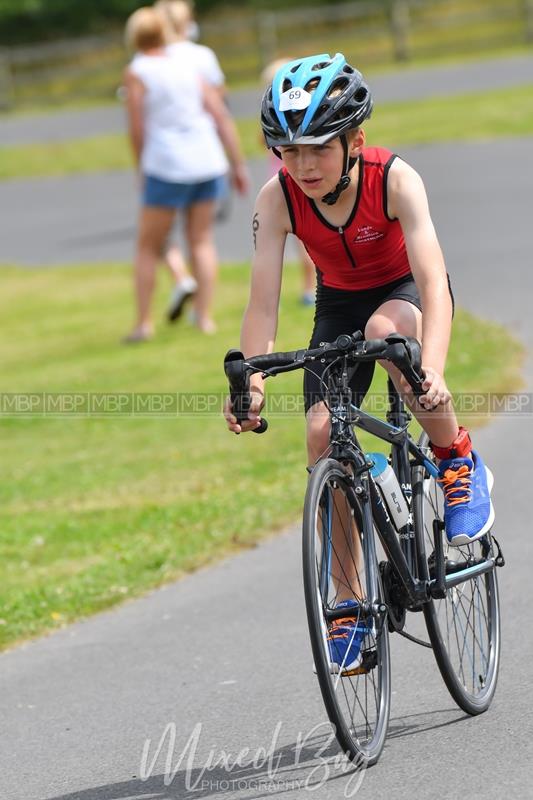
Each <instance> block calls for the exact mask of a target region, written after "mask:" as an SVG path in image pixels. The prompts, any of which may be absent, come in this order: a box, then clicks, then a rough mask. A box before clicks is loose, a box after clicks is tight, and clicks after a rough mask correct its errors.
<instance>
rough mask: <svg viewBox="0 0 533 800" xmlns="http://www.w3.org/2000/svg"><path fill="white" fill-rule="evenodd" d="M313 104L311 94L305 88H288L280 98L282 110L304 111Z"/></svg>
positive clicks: (280, 108)
mask: <svg viewBox="0 0 533 800" xmlns="http://www.w3.org/2000/svg"><path fill="white" fill-rule="evenodd" d="M310 105H311V95H310V94H309V92H306V91H305V89H287V91H286V92H283V94H282V95H280V98H279V110H280V111H303V110H304V108H307V107H308V106H310Z"/></svg>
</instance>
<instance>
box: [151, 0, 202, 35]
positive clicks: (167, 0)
mask: <svg viewBox="0 0 533 800" xmlns="http://www.w3.org/2000/svg"><path fill="white" fill-rule="evenodd" d="M154 8H155V9H156V10H157V11H158V12H159V13H160V14H161V18H162V20H163V26H164V29H165V36H166V39H167V41H172V40H173V39H175V38H176V36H177V37H179V38H183V39H185V38H186V37H187V32H188V29H189V25H190V23H191V21H192V17H193V13H192V9H193V4H192V3H189V2H187V0H157V2H156V3H155V5H154Z"/></svg>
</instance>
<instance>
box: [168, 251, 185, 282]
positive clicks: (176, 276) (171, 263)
mask: <svg viewBox="0 0 533 800" xmlns="http://www.w3.org/2000/svg"><path fill="white" fill-rule="evenodd" d="M165 264H166V265H167V267H168V269H169V271H170V274H171V276H172V279H173V281H174V283H176V284H178V283H181V282H182V280H183V279H184V278H186V277H187V276H188V272H187V267H186V266H185V260H184V258H183V254H182V252H181V250H180V248H179V247H178V245H177V244H171V245H170V246H169V247H168V249H167V250H166V252H165Z"/></svg>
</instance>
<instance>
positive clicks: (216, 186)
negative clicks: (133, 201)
mask: <svg viewBox="0 0 533 800" xmlns="http://www.w3.org/2000/svg"><path fill="white" fill-rule="evenodd" d="M226 185H227V182H226V176H225V175H221V176H220V177H218V178H211V179H210V180H208V181H200V182H199V183H172V182H170V181H163V180H161V178H154V177H153V176H152V175H146V176H145V179H144V192H143V205H145V206H163V207H164V208H188V206H192V205H194V204H195V203H206V202H208V201H209V200H219V199H220V198H221V197H222V196H223V195H224V194H225V192H226Z"/></svg>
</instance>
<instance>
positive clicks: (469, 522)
mask: <svg viewBox="0 0 533 800" xmlns="http://www.w3.org/2000/svg"><path fill="white" fill-rule="evenodd" d="M438 482H439V483H440V484H441V486H442V488H443V491H444V526H445V528H446V536H447V538H448V542H449V543H450V544H451V545H453V546H459V545H463V544H469V543H470V542H475V541H476V539H480V538H481V537H482V536H484V534H485V533H487V531H489V530H490V528H491V527H492V524H493V522H494V508H493V505H492V501H491V499H490V492H491V489H492V486H493V484H494V478H493V475H492V472H491V471H490V470H489V469H488V468H487V467H486V466H485V464H484V463H483V461H482V460H481V456H480V455H479V454H478V453H477V452H476V451H475V450H472V452H471V453H470V457H465V458H449V459H446V460H445V461H441V462H440V464H439V478H438Z"/></svg>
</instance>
